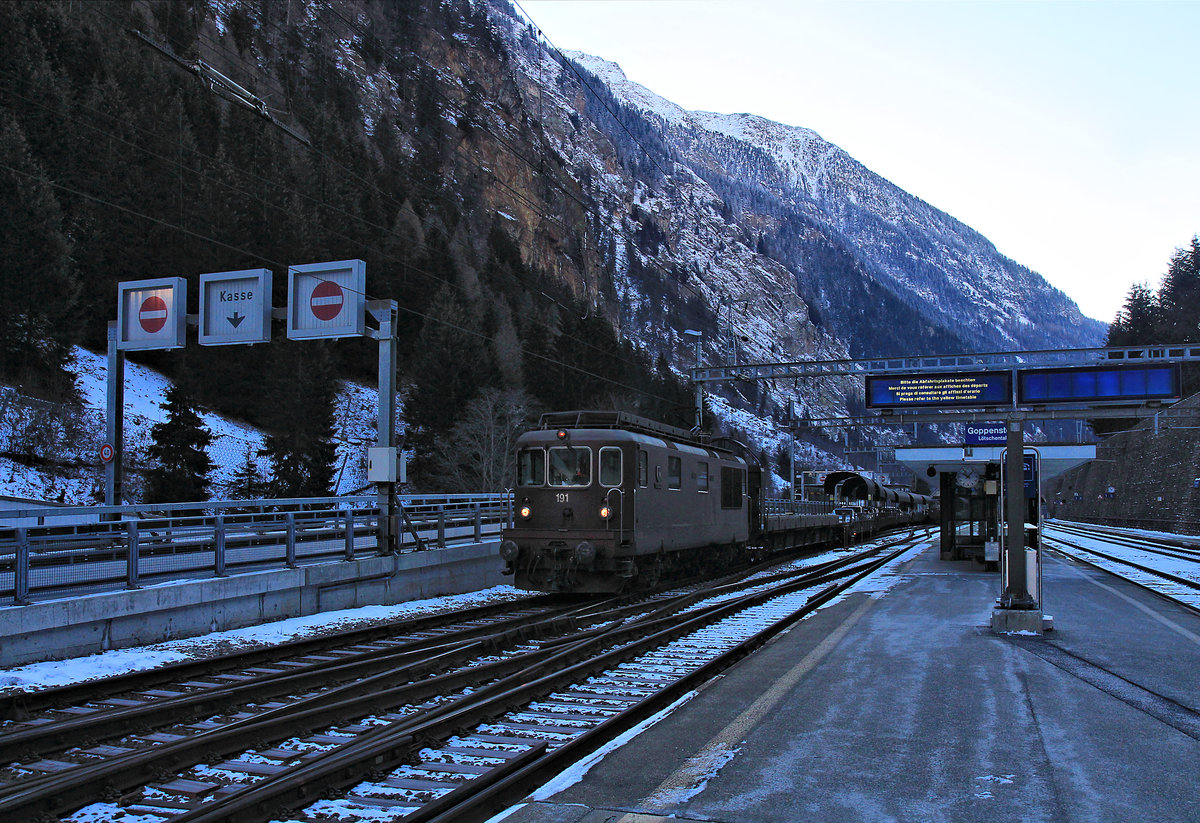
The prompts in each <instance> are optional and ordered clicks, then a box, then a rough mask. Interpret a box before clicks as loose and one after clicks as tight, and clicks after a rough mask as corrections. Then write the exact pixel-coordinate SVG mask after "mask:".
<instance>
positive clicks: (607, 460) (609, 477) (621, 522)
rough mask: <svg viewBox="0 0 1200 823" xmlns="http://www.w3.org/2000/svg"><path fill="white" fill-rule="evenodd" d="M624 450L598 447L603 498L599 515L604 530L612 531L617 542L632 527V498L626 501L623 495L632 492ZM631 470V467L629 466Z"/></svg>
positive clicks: (616, 447)
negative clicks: (627, 480)
mask: <svg viewBox="0 0 1200 823" xmlns="http://www.w3.org/2000/svg"><path fill="white" fill-rule="evenodd" d="M626 463H633V461H627V460H626V459H625V450H624V449H622V448H621V447H620V446H603V447H601V449H600V467H599V468H600V471H599V480H600V488H601V489H602V490H603V493H604V500H603V503H602V504H601V508H600V516H601V517H602V518H603V519H604V524H605V526H604V528H605V530H606V531H609V532H614V533H615V535H616V538H617V542H618V543H619V542H622V541H623V540H625V539H626V537H627V536H628V535H629V534H630V532H631V531H632V528H633V520H632V517H631V516H627V514H631V512H632V508H633V506H632V500H630V501H628V502H627V501H626V499H625V495H626V494H627V493H629V494H631V493H632V486H633V484H632V483H627V482H626V469H625V465H626ZM631 471H632V467H631Z"/></svg>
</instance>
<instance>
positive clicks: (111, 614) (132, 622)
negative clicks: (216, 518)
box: [0, 540, 512, 667]
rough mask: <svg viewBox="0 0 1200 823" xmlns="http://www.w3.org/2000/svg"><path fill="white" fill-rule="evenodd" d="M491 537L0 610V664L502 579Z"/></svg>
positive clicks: (481, 585) (495, 544)
mask: <svg viewBox="0 0 1200 823" xmlns="http://www.w3.org/2000/svg"><path fill="white" fill-rule="evenodd" d="M498 545H499V541H495V540H493V541H488V542H485V543H476V544H472V545H467V546H455V547H451V548H446V549H436V550H431V551H423V552H409V553H406V554H399V555H393V556H391V557H364V558H362V559H357V560H350V561H340V562H336V563H322V564H319V565H313V566H302V567H300V568H297V569H280V570H277V571H265V572H253V573H248V574H236V575H232V576H230V577H222V578H214V579H208V580H196V581H187V582H178V583H171V584H163V585H159V586H151V587H147V588H144V589H136V590H132V591H121V592H106V593H102V594H94V595H86V596H82V597H75V598H71V599H67V600H55V601H50V602H47V603H34V604H32V605H29V606H14V607H9V608H0V667H11V666H20V665H23V664H25V663H33V662H37V661H39V660H61V659H65V658H69V657H79V656H82V655H86V654H96V653H98V652H102V651H107V650H108V649H119V648H127V647H130V646H142V645H146V644H148V643H158V642H161V641H163V640H173V639H176V638H180V637H193V636H196V635H200V634H207V633H208V632H214V631H223V630H225V629H239V628H243V627H245V626H254V625H258V624H260V623H267V622H270V621H273V620H282V619H284V618H288V617H301V616H304V615H309V614H316V613H318V612H324V611H333V610H336V609H349V608H356V607H358V606H372V605H385V606H387V605H392V604H395V603H403V602H405V601H408V600H418V599H421V598H427V597H436V596H438V595H444V594H462V593H464V592H471V591H479V590H481V589H486V588H491V587H492V586H498V585H502V584H511V582H512V578H510V577H504V576H503V575H501V574H500V570H501V569H502V568H503V567H504V564H503V563H502V562H501V561H500V559H499V555H498V551H497V547H498Z"/></svg>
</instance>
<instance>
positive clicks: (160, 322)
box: [138, 295, 168, 334]
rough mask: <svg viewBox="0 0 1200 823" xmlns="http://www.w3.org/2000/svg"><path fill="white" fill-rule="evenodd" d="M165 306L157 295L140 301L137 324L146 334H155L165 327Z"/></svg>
mask: <svg viewBox="0 0 1200 823" xmlns="http://www.w3.org/2000/svg"><path fill="white" fill-rule="evenodd" d="M167 314H168V312H167V304H166V303H165V302H164V301H163V299H162V298H161V297H159V296H158V295H151V296H149V297H147V298H146V299H145V300H143V301H142V307H141V308H140V309H138V323H140V324H141V326H142V329H143V330H144V331H145V332H146V333H147V334H157V333H158V332H160V331H162V327H163V326H165V325H167Z"/></svg>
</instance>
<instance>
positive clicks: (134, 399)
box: [0, 347, 378, 505]
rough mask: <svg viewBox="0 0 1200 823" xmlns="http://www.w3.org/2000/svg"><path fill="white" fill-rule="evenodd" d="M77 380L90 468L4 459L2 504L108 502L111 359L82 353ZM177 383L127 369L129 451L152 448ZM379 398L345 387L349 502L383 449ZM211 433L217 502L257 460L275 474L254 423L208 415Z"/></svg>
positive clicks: (339, 412) (342, 437) (75, 366)
mask: <svg viewBox="0 0 1200 823" xmlns="http://www.w3.org/2000/svg"><path fill="white" fill-rule="evenodd" d="M68 368H70V370H71V371H73V372H74V373H75V375H76V380H75V385H76V387H77V388H78V390H79V395H80V398H81V400H82V405H83V408H84V414H83V418H82V431H81V432H80V436H79V439H78V441H77V442H75V443H73V444H72V447H73V450H75V451H77V452H78V454H79V456H80V459H81V461H82V462H84V463H85V465H81V466H77V467H73V468H68V469H66V470H65V471H58V472H51V471H47V470H46V469H44V468H41V467H36V466H30V465H26V464H25V463H21V462H17V461H14V460H12V459H11V458H8V457H4V456H0V496H3V497H13V498H18V499H20V500H29V501H46V502H51V503H55V502H57V503H67V504H73V505H87V504H92V503H96V502H99V499H100V497H102V489H103V485H102V477H103V472H102V468H101V464H100V462H99V456H98V450H99V447H100V444H101V443H103V442H104V437H105V408H106V406H107V397H108V389H107V373H108V364H107V358H106V356H105V355H103V354H97V353H95V352H90V351H87V350H86V349H81V348H78V347H76V349H75V350H74V353H73V356H72V361H71V363H70V365H69V366H68ZM170 385H171V383H170V380H168V379H167V378H166V377H165V376H163V375H162V374H160V373H159V372H157V371H155V370H153V369H150V368H147V367H146V366H142V365H139V364H137V363H132V362H129V361H126V363H125V448H126V450H127V452H128V451H133V452H137V451H139V450H142V449H144V448H145V446H146V445H147V444H148V443H149V442H150V441H151V435H150V430H151V428H152V427H153V426H154V424H155V423H158V422H161V421H162V420H164V419H165V418H166V412H165V410H164V409H163V406H162V404H163V403H164V402H165V398H166V393H167V389H168V388H170ZM377 402H378V401H377V394H376V391H375V389H374V388H373V387H370V386H362V385H359V384H356V383H348V382H347V383H343V384H342V386H341V388H340V390H339V392H338V396H337V400H336V404H335V409H334V425H335V430H336V434H335V441H336V443H337V463H336V464H335V466H334V472H335V474H334V476H335V481H336V483H337V487H336V492H337V493H338V494H346V493H349V492H352V491H354V490H356V489H358V488H361V487H362V486H364V485H366V466H365V449H366V446H367V445H369V444H373V443H374V442H375V420H376V406H377ZM56 411H57V410H56V409H46V410H43V409H40V408H36V407H34V408H33V409H31V410H30V411H29V413H32V414H41V415H46V414H54V413H55V412H56ZM200 416H201V419H202V420H203V421H204V425H205V426H206V427H207V428H208V430H209V431H210V432H211V433H212V435H213V443H212V445H211V446H210V447H209V450H208V452H209V457H210V458H212V460H213V462H214V463H215V464H216V467H215V469H214V470H213V474H212V481H213V482H212V494H213V496H214V497H222V496H223V495H224V491H225V488H226V487H227V485H228V484H229V483H230V482H231V481H232V479H233V476H234V474H235V473H236V472H237V470H238V469H239V468H240V467H241V466H242V465H243V464H244V463H245V461H246V458H247V455H249V456H250V457H251V458H252V459H254V461H255V464H256V465H257V466H258V470H259V473H260V474H261V475H262V476H264V477H266V476H268V475H269V472H270V465H269V462H268V461H267V459H266V458H265V457H263V456H260V455H259V454H258V453H259V451H261V450H262V448H263V445H264V442H265V438H264V436H263V433H262V432H261V431H260V430H258V429H256V428H254V427H253V426H250V425H248V424H246V423H242V422H239V421H237V420H232V419H230V418H227V417H224V416H222V415H220V414H216V413H213V412H201V414H200Z"/></svg>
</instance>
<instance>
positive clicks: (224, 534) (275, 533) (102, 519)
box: [0, 494, 512, 606]
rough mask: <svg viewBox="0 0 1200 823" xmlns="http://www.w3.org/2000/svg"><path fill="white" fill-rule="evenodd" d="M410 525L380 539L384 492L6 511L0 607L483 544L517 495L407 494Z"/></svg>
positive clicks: (0, 516) (404, 504)
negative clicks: (456, 543) (387, 540)
mask: <svg viewBox="0 0 1200 823" xmlns="http://www.w3.org/2000/svg"><path fill="white" fill-rule="evenodd" d="M399 504H400V510H401V512H402V516H403V518H404V520H405V522H406V523H407V525H408V527H409V528H408V530H406V531H400V530H395V529H394V530H393V533H394V534H396V535H397V544H396V545H395V547H392V546H388V545H382V546H381V545H380V544H379V541H378V533H379V530H378V526H379V507H378V498H377V497H376V496H374V495H361V496H354V497H322V498H301V499H291V500H226V501H207V502H203V503H170V504H160V505H139V506H83V507H53V508H41V509H22V510H14V511H8V512H0V606H3V605H25V604H28V603H30V602H33V600H34V599H35V598H37V597H39V596H41V597H45V596H47V595H52V594H59V595H62V594H85V593H90V592H95V591H108V590H113V589H120V588H127V589H135V588H140V587H142V586H145V585H151V584H155V583H163V582H168V581H172V580H180V579H195V578H197V577H224V576H226V575H229V574H231V573H234V572H239V571H261V570H269V569H279V568H295V567H297V566H299V565H303V564H307V563H315V562H322V561H330V560H338V559H342V560H354V559H355V558H357V557H365V556H372V555H382V554H389V553H391V552H392V551H400V552H404V551H419V550H422V549H425V548H429V547H434V548H444V547H445V546H446V545H447V543H448V542H450V541H452V540H469V541H475V542H478V541H480V540H481V539H482V538H483V536H484V535H485V534H487V535H491V534H496V533H498V532H499V531H500V529H501V528H502V527H503V525H504V524H506V523H508V522H510V520H511V517H512V495H511V494H478V495H467V494H462V495H402V496H400V497H399Z"/></svg>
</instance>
